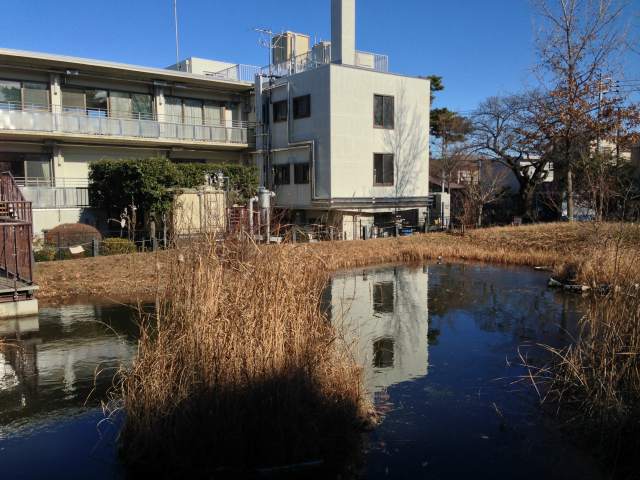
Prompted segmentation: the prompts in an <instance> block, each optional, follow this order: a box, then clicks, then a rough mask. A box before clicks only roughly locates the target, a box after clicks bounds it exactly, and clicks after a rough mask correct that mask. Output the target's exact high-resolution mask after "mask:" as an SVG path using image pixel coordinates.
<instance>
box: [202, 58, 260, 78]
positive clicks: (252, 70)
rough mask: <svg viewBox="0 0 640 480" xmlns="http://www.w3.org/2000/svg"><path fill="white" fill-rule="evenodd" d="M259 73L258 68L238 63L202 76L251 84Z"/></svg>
mask: <svg viewBox="0 0 640 480" xmlns="http://www.w3.org/2000/svg"><path fill="white" fill-rule="evenodd" d="M260 71H261V69H260V67H256V66H254V65H244V64H241V63H239V64H238V65H234V66H233V67H229V68H225V69H224V70H220V71H219V72H204V74H205V75H206V76H207V77H213V78H218V79H221V80H236V81H239V82H249V83H253V82H255V80H256V75H260Z"/></svg>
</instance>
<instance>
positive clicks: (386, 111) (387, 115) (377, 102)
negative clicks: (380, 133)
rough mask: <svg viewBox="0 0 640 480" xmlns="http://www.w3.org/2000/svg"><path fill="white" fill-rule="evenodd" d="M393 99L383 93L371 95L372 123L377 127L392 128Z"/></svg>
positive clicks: (393, 114)
mask: <svg viewBox="0 0 640 480" xmlns="http://www.w3.org/2000/svg"><path fill="white" fill-rule="evenodd" d="M394 109H395V107H394V99H393V97H389V96H384V95H374V96H373V124H374V126H376V127H379V128H387V129H390V130H391V129H393V127H394V116H395V113H394Z"/></svg>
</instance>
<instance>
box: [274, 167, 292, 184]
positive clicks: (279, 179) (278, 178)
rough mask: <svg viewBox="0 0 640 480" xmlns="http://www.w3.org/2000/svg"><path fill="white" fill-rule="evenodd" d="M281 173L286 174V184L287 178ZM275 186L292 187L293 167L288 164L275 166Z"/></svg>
mask: <svg viewBox="0 0 640 480" xmlns="http://www.w3.org/2000/svg"><path fill="white" fill-rule="evenodd" d="M280 172H282V173H285V175H284V177H286V180H287V181H286V182H285V181H284V180H285V178H283V176H282V175H281V174H280ZM273 184H274V185H275V186H276V187H282V186H285V185H291V165H290V164H288V163H286V164H279V165H274V166H273Z"/></svg>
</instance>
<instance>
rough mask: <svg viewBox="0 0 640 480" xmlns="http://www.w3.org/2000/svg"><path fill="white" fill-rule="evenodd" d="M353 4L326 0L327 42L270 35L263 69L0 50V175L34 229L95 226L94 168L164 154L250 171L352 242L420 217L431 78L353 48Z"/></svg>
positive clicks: (293, 212)
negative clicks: (9, 179)
mask: <svg viewBox="0 0 640 480" xmlns="http://www.w3.org/2000/svg"><path fill="white" fill-rule="evenodd" d="M355 12H356V8H355V0H332V1H331V21H332V41H331V42H321V43H318V44H316V45H312V42H311V40H310V38H311V37H310V36H309V35H304V34H299V33H294V32H285V33H283V34H281V35H278V36H276V37H275V38H273V45H272V60H273V61H272V64H271V65H269V66H267V67H262V68H258V67H255V66H250V65H244V64H236V63H229V62H221V61H217V60H207V59H201V58H188V59H186V60H184V61H182V62H179V63H177V64H175V65H172V66H169V67H167V68H164V69H163V68H150V67H142V66H136V65H125V64H119V63H114V62H106V61H99V60H91V59H83V58H74V57H66V56H61V55H50V54H42V53H34V52H23V51H15V50H7V49H0V169H1V170H2V171H10V172H11V173H12V174H13V176H14V177H15V178H16V180H17V182H18V184H19V185H20V188H21V189H22V190H23V193H24V195H25V196H26V197H27V199H29V200H31V201H32V202H33V207H34V233H35V234H40V233H42V232H43V231H46V230H48V229H50V228H53V227H54V226H56V225H58V224H61V223H71V222H83V223H89V224H94V225H96V226H99V227H100V226H103V225H104V220H105V219H104V218H102V216H101V212H99V211H97V210H96V209H95V208H93V207H92V206H91V205H90V199H89V194H88V174H89V166H90V164H91V162H94V161H96V160H99V159H103V158H145V157H150V156H165V157H167V158H169V159H171V160H173V161H176V162H182V161H190V162H216V163H241V164H247V165H249V164H250V165H256V166H257V167H258V168H259V171H260V173H261V175H260V177H261V183H262V185H263V186H264V187H266V188H268V189H270V190H273V191H275V192H276V200H275V203H276V207H278V208H280V209H282V210H284V211H286V212H288V215H289V217H290V218H291V221H293V222H296V223H300V224H309V223H315V222H320V223H325V224H329V223H330V224H332V225H334V226H337V227H338V229H339V230H340V231H339V233H340V234H341V236H342V238H347V239H351V238H360V237H362V236H363V235H364V234H365V230H367V229H370V228H371V227H373V226H374V224H380V225H382V224H388V223H389V222H390V221H392V220H393V218H394V217H395V216H397V215H398V214H400V215H403V216H404V217H406V218H407V219H408V220H407V221H408V222H409V223H411V224H413V225H418V224H420V223H421V222H423V221H424V213H425V211H426V207H427V202H428V195H429V192H428V188H429V165H428V159H429V138H428V132H429V108H430V105H429V101H430V100H429V82H428V81H427V80H424V79H419V78H413V77H407V76H400V75H396V74H392V73H390V72H389V60H388V58H387V57H386V56H385V55H379V54H372V53H366V52H360V51H357V50H356V48H355V19H356V17H355V15H356V13H355Z"/></svg>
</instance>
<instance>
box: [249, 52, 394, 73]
mask: <svg viewBox="0 0 640 480" xmlns="http://www.w3.org/2000/svg"><path fill="white" fill-rule="evenodd" d="M354 60H355V66H356V67H360V68H366V69H369V70H374V71H377V72H384V73H387V72H388V71H389V57H388V56H387V55H381V54H378V53H369V52H361V51H357V52H356V56H355V59H354ZM329 63H331V45H325V46H316V47H314V48H313V49H312V50H310V51H309V52H307V53H303V54H302V55H298V56H295V57H292V58H291V59H290V60H287V61H285V62H280V63H275V64H272V65H267V66H266V67H263V68H262V69H261V71H260V73H261V74H262V75H275V76H277V77H286V76H289V75H295V74H297V73H302V72H306V71H309V70H313V69H315V68H318V67H320V66H322V65H327V64H329Z"/></svg>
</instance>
